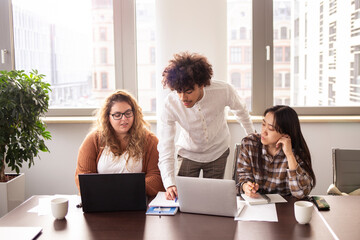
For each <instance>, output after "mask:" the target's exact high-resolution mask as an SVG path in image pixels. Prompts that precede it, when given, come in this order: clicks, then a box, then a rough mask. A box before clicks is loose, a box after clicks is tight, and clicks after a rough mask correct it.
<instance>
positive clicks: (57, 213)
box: [51, 198, 69, 220]
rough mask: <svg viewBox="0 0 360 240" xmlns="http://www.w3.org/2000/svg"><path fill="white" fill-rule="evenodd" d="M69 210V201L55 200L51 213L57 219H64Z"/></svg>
mask: <svg viewBox="0 0 360 240" xmlns="http://www.w3.org/2000/svg"><path fill="white" fill-rule="evenodd" d="M68 208H69V200H68V199H66V198H55V199H53V200H51V212H52V214H53V216H54V218H56V219H59V220H60V219H64V218H65V216H66V214H67V212H68Z"/></svg>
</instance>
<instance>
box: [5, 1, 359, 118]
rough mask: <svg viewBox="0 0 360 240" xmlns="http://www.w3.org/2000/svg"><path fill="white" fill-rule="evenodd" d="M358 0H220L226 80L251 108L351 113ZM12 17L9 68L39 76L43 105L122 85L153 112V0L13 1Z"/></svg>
mask: <svg viewBox="0 0 360 240" xmlns="http://www.w3.org/2000/svg"><path fill="white" fill-rule="evenodd" d="M3 2H6V1H2V4H3ZM10 2H11V1H10ZM334 2H335V3H336V4H333V3H334ZM358 3H359V1H358V0H356V1H330V0H321V1H320V0H273V1H271V0H257V1H254V0H227V6H228V7H227V11H228V14H227V16H228V21H227V24H228V26H227V29H228V33H227V37H228V46H227V53H228V69H227V70H228V79H227V81H228V82H230V83H233V85H234V86H235V88H236V89H237V91H238V93H239V95H240V96H241V97H242V98H243V99H244V100H245V101H246V103H247V105H248V108H249V109H250V110H251V113H252V114H253V115H258V114H262V113H263V111H264V109H265V108H267V107H269V106H271V105H273V104H288V105H290V106H292V107H294V108H296V110H297V112H298V113H299V114H350V115H351V114H360V80H359V79H360V77H359V76H360V74H359V72H360V67H359V66H360V64H359V62H360V60H359V59H360V57H359V55H360V30H359V28H358V26H359V25H360V17H359V16H360V8H359V4H358ZM6 9H7V8H6V6H5V7H3V6H2V7H1V10H0V11H5V10H6ZM0 13H1V14H2V12H0ZM199 14H201V11H199ZM12 17H13V39H14V47H15V50H14V57H15V61H14V65H15V68H16V69H24V70H27V71H29V70H31V69H38V70H39V72H40V73H43V74H45V75H46V80H47V81H48V82H49V83H51V86H52V90H53V91H52V93H51V106H50V107H51V109H52V110H53V109H55V110H64V111H65V112H66V113H69V112H71V111H70V110H71V108H76V109H77V110H76V111H75V114H77V113H79V112H80V113H81V114H85V115H86V114H90V113H91V111H79V110H81V109H93V108H96V107H98V106H99V104H100V103H101V102H102V101H103V99H104V97H105V96H107V95H108V94H109V93H110V92H111V91H113V90H114V89H118V88H125V89H128V90H129V91H131V92H132V93H133V94H134V95H135V97H137V98H138V101H139V103H140V105H141V106H142V108H143V111H144V112H145V113H146V114H149V113H154V112H155V111H156V85H157V84H159V83H160V81H161V79H157V76H159V73H156V70H157V69H156V64H157V63H156V53H157V52H158V51H159V49H156V47H159V46H158V45H156V22H155V19H156V12H155V0H136V1H132V0H117V1H112V0H77V1H70V0H63V1H57V0H12ZM188 17H189V16H188ZM190 17H192V16H190ZM193 17H194V18H198V17H201V16H193ZM4 19H5V18H4ZM2 21H3V20H2ZM1 30H2V29H1ZM6 30H7V29H5V31H3V30H2V31H1V32H2V34H1V36H0V44H2V38H3V37H4V36H7V35H9V36H8V37H9V39H10V38H11V36H10V35H11V34H7V33H6V32H7V31H6ZM5 33H6V34H5ZM134 43H136V44H135V46H134ZM174 44H175V43H174ZM0 47H1V49H3V48H4V47H3V46H0ZM160 47H161V46H160ZM160 50H161V49H160ZM5 59H6V57H5ZM1 66H5V65H1ZM12 67H13V66H12ZM69 109H70V110H69ZM62 113H64V112H61V111H60V114H62Z"/></svg>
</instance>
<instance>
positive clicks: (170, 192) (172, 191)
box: [165, 186, 178, 200]
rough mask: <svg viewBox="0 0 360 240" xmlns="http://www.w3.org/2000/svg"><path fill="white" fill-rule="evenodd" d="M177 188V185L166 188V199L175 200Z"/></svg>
mask: <svg viewBox="0 0 360 240" xmlns="http://www.w3.org/2000/svg"><path fill="white" fill-rule="evenodd" d="M177 195H178V194H177V189H176V186H170V187H168V188H167V189H166V193H165V196H166V199H167V200H175V198H176V197H177Z"/></svg>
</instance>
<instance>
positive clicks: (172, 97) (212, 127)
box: [158, 81, 255, 189]
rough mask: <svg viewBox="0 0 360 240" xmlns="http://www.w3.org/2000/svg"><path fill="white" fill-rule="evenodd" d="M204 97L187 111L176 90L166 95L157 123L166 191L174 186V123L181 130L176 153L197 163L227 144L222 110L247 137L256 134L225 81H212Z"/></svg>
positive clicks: (219, 152) (218, 153) (213, 157)
mask: <svg viewBox="0 0 360 240" xmlns="http://www.w3.org/2000/svg"><path fill="white" fill-rule="evenodd" d="M203 90H204V95H203V97H202V98H201V99H200V100H199V101H198V102H196V103H195V105H194V106H193V107H192V108H186V107H185V106H184V104H183V103H182V101H181V100H180V99H179V96H178V95H177V93H176V92H175V91H172V92H171V93H169V94H168V95H167V97H166V98H165V100H164V108H163V111H162V114H161V119H160V121H159V125H158V127H159V131H158V132H159V136H158V137H159V144H158V150H159V168H160V172H161V177H162V180H163V183H164V187H165V189H167V188H168V187H170V186H173V185H175V177H174V161H175V143H174V139H175V135H176V123H178V124H179V125H180V127H181V131H180V135H179V138H178V141H177V143H176V148H177V149H178V154H179V155H181V156H182V157H184V158H188V159H191V160H193V161H196V162H202V163H207V162H212V161H214V160H216V159H217V158H219V157H220V156H221V155H222V154H223V153H224V152H225V151H226V149H227V148H228V147H229V145H230V132H229V128H228V125H227V122H226V117H225V107H226V106H228V107H230V109H231V111H232V112H233V113H234V115H235V116H236V119H237V121H238V122H239V123H240V124H241V125H242V126H243V127H244V129H245V131H246V133H247V134H250V133H253V132H255V130H254V126H253V124H252V122H251V120H250V115H249V112H248V110H247V108H246V106H245V104H244V103H243V102H242V101H241V99H240V96H239V95H238V94H237V92H236V90H235V89H234V88H233V87H232V86H231V85H230V84H228V83H226V82H220V81H211V85H210V86H206V87H204V88H203Z"/></svg>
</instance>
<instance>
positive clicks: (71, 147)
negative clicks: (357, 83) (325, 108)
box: [23, 123, 360, 198]
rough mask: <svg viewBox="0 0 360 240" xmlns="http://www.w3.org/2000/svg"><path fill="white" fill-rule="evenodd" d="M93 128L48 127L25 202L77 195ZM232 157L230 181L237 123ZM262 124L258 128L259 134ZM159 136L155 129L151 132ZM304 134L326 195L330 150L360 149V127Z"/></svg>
mask: <svg viewBox="0 0 360 240" xmlns="http://www.w3.org/2000/svg"><path fill="white" fill-rule="evenodd" d="M90 127H91V125H90V124H74V123H72V124H48V130H49V131H50V132H51V134H52V136H53V137H52V140H51V141H48V142H47V145H48V147H49V149H50V151H51V152H50V153H41V155H40V156H41V160H39V159H35V165H34V166H33V167H31V168H30V169H28V168H27V165H26V164H25V165H24V166H25V168H23V172H25V174H26V198H28V197H30V196H32V195H37V194H76V193H77V188H76V185H75V181H74V174H75V168H76V161H77V160H76V159H77V154H78V148H79V146H80V144H81V142H82V141H83V139H84V137H85V136H86V134H87V132H88V130H89V128H90ZM229 127H230V132H231V134H232V137H231V153H230V156H229V158H228V164H227V167H226V172H225V178H231V176H232V174H231V172H232V166H233V152H234V145H235V143H236V142H239V141H241V139H242V138H243V137H244V136H245V135H244V131H243V130H242V128H241V127H240V125H239V124H237V123H230V124H229ZM260 127H261V126H260V124H258V123H257V124H255V128H256V129H257V131H258V132H259V131H260ZM151 130H152V131H153V132H156V125H153V126H152V129H151ZM302 131H303V134H304V137H305V139H306V140H307V143H308V145H309V148H310V151H311V154H312V158H313V165H314V171H315V174H316V177H317V186H316V188H315V189H314V190H313V191H312V194H326V190H327V188H328V186H329V184H330V183H332V156H331V148H332V147H339V148H360V141H359V139H358V134H357V133H360V123H302Z"/></svg>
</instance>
